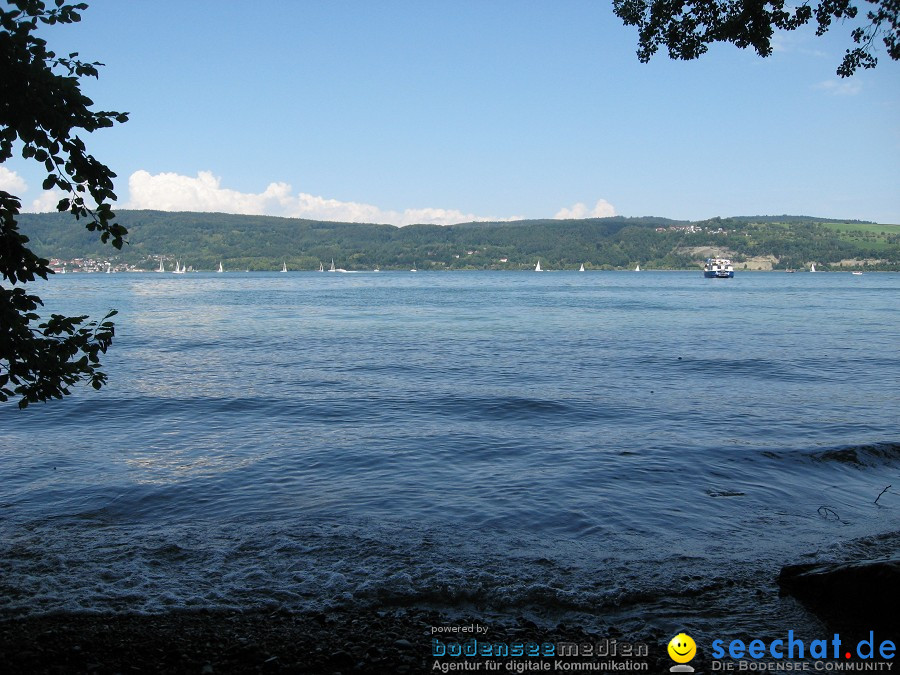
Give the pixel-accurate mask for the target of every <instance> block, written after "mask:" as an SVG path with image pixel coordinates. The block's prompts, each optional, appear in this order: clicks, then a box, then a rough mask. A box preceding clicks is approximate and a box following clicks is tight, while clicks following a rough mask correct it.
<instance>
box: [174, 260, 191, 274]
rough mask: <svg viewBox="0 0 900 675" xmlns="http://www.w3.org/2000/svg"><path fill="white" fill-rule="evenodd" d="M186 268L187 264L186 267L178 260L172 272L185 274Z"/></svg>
mask: <svg viewBox="0 0 900 675" xmlns="http://www.w3.org/2000/svg"><path fill="white" fill-rule="evenodd" d="M186 270H187V266H186V265H185V266H184V267H182V266H181V263H180V262H178V261H177V260H176V261H175V269H174V270H173V271H172V274H184V273H185V271H186Z"/></svg>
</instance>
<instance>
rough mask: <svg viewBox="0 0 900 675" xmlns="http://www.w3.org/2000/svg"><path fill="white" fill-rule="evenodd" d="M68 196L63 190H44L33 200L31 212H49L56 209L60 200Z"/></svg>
mask: <svg viewBox="0 0 900 675" xmlns="http://www.w3.org/2000/svg"><path fill="white" fill-rule="evenodd" d="M65 196H66V193H64V192H63V191H62V190H47V191H46V192H42V193H41V196H40V197H38V198H37V199H35V200H34V201H32V202H31V208H30V209H28V210H29V211H30V212H31V213H49V212H51V211H56V205H57V204H59V200H60V199H62V198H63V197H65Z"/></svg>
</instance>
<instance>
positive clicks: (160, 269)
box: [156, 258, 166, 272]
mask: <svg viewBox="0 0 900 675" xmlns="http://www.w3.org/2000/svg"><path fill="white" fill-rule="evenodd" d="M156 271H157V272H165V271H166V268H165V267H163V261H162V258H160V259H159V269H158V270H156Z"/></svg>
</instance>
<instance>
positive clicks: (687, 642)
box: [669, 633, 697, 673]
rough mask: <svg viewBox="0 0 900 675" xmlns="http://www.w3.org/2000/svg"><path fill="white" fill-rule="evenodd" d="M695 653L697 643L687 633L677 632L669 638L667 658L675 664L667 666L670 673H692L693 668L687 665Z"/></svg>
mask: <svg viewBox="0 0 900 675" xmlns="http://www.w3.org/2000/svg"><path fill="white" fill-rule="evenodd" d="M696 655H697V643H695V642H694V639H693V638H692V637H691V636H690V635H688V634H687V633H679V634H678V635H676V636H675V637H673V638H672V639H671V640H669V658H670V659H672V660H673V661H674V662H675V663H676V665H674V666H672V667H671V668H669V672H670V673H693V672H694V669H693V668H692V667H691V666H689V665H687V664H688V661H690V660H691V659H692V658H694V657H695V656H696Z"/></svg>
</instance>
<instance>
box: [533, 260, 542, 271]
mask: <svg viewBox="0 0 900 675" xmlns="http://www.w3.org/2000/svg"><path fill="white" fill-rule="evenodd" d="M534 271H535V272H543V271H544V270H542V269H541V261H540V260H538V261H537V265H535V266H534Z"/></svg>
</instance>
